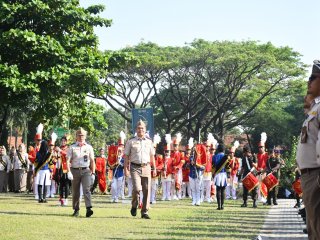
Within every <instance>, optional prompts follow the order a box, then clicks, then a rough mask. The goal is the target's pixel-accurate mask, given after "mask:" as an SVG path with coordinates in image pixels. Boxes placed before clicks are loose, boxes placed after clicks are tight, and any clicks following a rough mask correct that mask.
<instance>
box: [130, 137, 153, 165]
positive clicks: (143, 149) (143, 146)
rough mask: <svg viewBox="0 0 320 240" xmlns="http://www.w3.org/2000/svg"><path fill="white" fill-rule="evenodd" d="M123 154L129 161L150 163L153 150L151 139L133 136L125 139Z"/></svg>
mask: <svg viewBox="0 0 320 240" xmlns="http://www.w3.org/2000/svg"><path fill="white" fill-rule="evenodd" d="M124 154H125V155H127V156H128V157H129V159H130V162H131V163H136V164H146V163H150V157H151V156H153V155H154V154H155V151H154V147H153V143H152V141H151V139H149V138H145V137H143V138H138V137H137V136H135V137H134V138H131V139H130V140H128V141H127V143H126V146H125V148H124Z"/></svg>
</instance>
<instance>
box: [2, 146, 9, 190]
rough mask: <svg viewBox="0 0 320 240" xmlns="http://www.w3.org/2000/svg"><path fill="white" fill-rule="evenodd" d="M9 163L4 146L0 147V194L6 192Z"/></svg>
mask: <svg viewBox="0 0 320 240" xmlns="http://www.w3.org/2000/svg"><path fill="white" fill-rule="evenodd" d="M10 164H11V161H10V158H9V156H8V155H7V151H6V148H5V146H0V193H2V192H5V193H6V192H7V191H8V174H9V170H10V168H11V166H10Z"/></svg>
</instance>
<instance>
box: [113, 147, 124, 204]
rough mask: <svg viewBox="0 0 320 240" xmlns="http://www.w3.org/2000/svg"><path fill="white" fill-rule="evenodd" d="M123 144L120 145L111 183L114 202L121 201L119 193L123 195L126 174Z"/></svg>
mask: <svg viewBox="0 0 320 240" xmlns="http://www.w3.org/2000/svg"><path fill="white" fill-rule="evenodd" d="M123 150H124V147H123V145H119V146H118V162H117V164H116V165H115V168H114V169H113V177H112V183H111V194H112V202H116V203H117V202H119V200H118V199H119V195H120V197H122V195H121V190H122V185H123V176H124V167H123V165H124V157H123Z"/></svg>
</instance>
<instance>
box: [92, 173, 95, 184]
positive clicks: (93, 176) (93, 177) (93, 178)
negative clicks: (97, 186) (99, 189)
mask: <svg viewBox="0 0 320 240" xmlns="http://www.w3.org/2000/svg"><path fill="white" fill-rule="evenodd" d="M95 178H96V176H95V175H94V174H91V183H92V184H93V183H94V180H95Z"/></svg>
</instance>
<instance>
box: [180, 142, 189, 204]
mask: <svg viewBox="0 0 320 240" xmlns="http://www.w3.org/2000/svg"><path fill="white" fill-rule="evenodd" d="M190 157H191V146H190V145H189V144H188V145H187V146H186V154H185V156H184V161H185V162H184V164H183V166H182V187H181V193H182V196H181V197H182V198H186V197H187V196H188V197H191V189H190V183H189V173H190Z"/></svg>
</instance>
